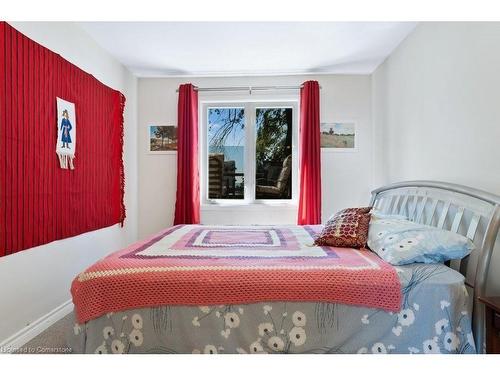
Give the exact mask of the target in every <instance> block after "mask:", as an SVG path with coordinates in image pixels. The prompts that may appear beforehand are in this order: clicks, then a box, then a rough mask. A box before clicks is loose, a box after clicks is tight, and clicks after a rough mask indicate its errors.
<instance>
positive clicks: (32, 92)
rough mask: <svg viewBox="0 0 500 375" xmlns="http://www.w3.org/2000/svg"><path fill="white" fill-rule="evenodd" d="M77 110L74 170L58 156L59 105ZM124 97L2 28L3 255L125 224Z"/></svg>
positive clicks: (2, 24) (0, 224)
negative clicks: (64, 166) (62, 102)
mask: <svg viewBox="0 0 500 375" xmlns="http://www.w3.org/2000/svg"><path fill="white" fill-rule="evenodd" d="M57 97H59V98H61V99H64V100H66V101H68V102H71V103H74V105H75V106H74V107H75V115H76V121H77V123H78V148H77V149H76V152H75V154H74V159H73V164H74V169H70V168H68V169H62V168H61V165H60V160H59V157H58V154H56V146H57V142H59V141H61V140H60V139H58V128H59V127H60V125H61V124H60V123H59V122H61V121H58V115H57V103H56V98H57ZM124 105H125V97H124V96H123V95H122V94H121V93H120V92H119V91H116V90H113V89H111V88H109V87H107V86H105V85H104V84H102V83H101V82H99V81H98V80H97V79H95V78H94V77H93V76H92V75H90V74H88V73H86V72H84V71H83V70H81V69H79V68H78V67H77V66H75V65H73V64H71V63H69V62H68V61H66V60H65V59H64V58H62V57H61V56H59V55H58V54H56V53H54V52H52V51H50V50H48V49H47V48H44V47H43V46H41V45H40V44H38V43H36V42H34V41H32V40H30V39H29V38H28V37H26V36H25V35H23V34H21V33H20V32H18V31H17V30H15V29H14V28H12V27H11V26H10V25H9V24H7V23H5V22H0V256H4V255H8V254H12V253H15V252H18V251H20V250H24V249H28V248H31V247H34V246H38V245H42V244H45V243H48V242H51V241H54V240H58V239H62V238H67V237H71V236H75V235H78V234H81V233H84V232H88V231H91V230H96V229H99V228H103V227H107V226H110V225H113V224H116V223H121V224H123V221H124V219H125V206H124V203H123V195H124V170H123V159H122V149H123V109H124Z"/></svg>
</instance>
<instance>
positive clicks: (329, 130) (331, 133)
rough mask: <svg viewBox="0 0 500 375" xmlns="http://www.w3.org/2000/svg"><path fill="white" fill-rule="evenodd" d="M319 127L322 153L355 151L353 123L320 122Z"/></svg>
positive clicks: (355, 141) (354, 126)
mask: <svg viewBox="0 0 500 375" xmlns="http://www.w3.org/2000/svg"><path fill="white" fill-rule="evenodd" d="M320 127H321V128H320V137H321V150H322V151H327V152H328V151H331V152H349V151H350V152H353V151H356V149H357V144H356V143H357V140H356V122H355V121H336V122H322V123H321V124H320Z"/></svg>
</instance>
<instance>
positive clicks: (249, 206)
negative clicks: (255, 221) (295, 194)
mask: <svg viewBox="0 0 500 375" xmlns="http://www.w3.org/2000/svg"><path fill="white" fill-rule="evenodd" d="M297 207H298V204H297V203H296V202H252V203H243V202H242V203H225V202H224V203H221V202H214V203H203V204H202V205H201V210H202V211H221V210H255V211H259V210H266V209H283V210H296V209H297Z"/></svg>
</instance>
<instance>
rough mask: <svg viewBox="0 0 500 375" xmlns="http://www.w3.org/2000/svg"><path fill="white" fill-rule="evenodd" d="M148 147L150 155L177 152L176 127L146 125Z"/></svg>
mask: <svg viewBox="0 0 500 375" xmlns="http://www.w3.org/2000/svg"><path fill="white" fill-rule="evenodd" d="M148 138H149V142H148V145H149V146H148V147H149V153H151V154H171V153H175V152H177V126H174V125H148Z"/></svg>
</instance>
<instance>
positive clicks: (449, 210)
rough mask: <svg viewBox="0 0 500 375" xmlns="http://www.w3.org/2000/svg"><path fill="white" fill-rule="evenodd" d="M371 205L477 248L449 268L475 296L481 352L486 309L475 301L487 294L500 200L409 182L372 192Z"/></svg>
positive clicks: (477, 192)
mask: <svg viewBox="0 0 500 375" xmlns="http://www.w3.org/2000/svg"><path fill="white" fill-rule="evenodd" d="M370 205H371V206H373V207H375V208H376V209H377V210H379V211H382V212H385V213H393V214H401V215H405V216H407V217H408V219H409V220H411V221H414V222H417V223H422V224H427V225H431V226H434V227H437V228H442V229H446V230H450V231H453V232H456V233H460V234H463V235H465V236H467V237H468V238H470V239H471V240H472V241H473V242H474V244H475V245H476V250H474V251H473V252H472V253H471V254H470V255H469V256H467V257H466V258H464V259H463V260H462V261H459V260H458V261H452V262H449V264H447V265H448V266H449V267H451V268H453V269H455V270H457V271H459V272H460V273H461V274H462V275H464V276H465V283H466V285H467V286H468V287H469V291H472V293H473V311H472V326H473V327H472V329H473V332H474V339H475V343H476V348H477V351H478V353H482V352H483V351H484V342H485V338H484V332H485V315H484V305H483V304H482V303H481V302H479V300H478V297H479V296H482V295H484V293H485V291H486V280H487V278H488V271H489V265H490V260H491V255H492V253H493V248H494V246H495V242H496V239H497V235H498V231H499V227H500V196H497V195H494V194H491V193H487V192H485V191H481V190H477V189H473V188H469V187H467V186H462V185H456V184H450V183H446V182H438V181H407V182H400V183H395V184H391V185H387V186H383V187H381V188H378V189H376V190H374V191H372V199H371V204H370Z"/></svg>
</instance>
